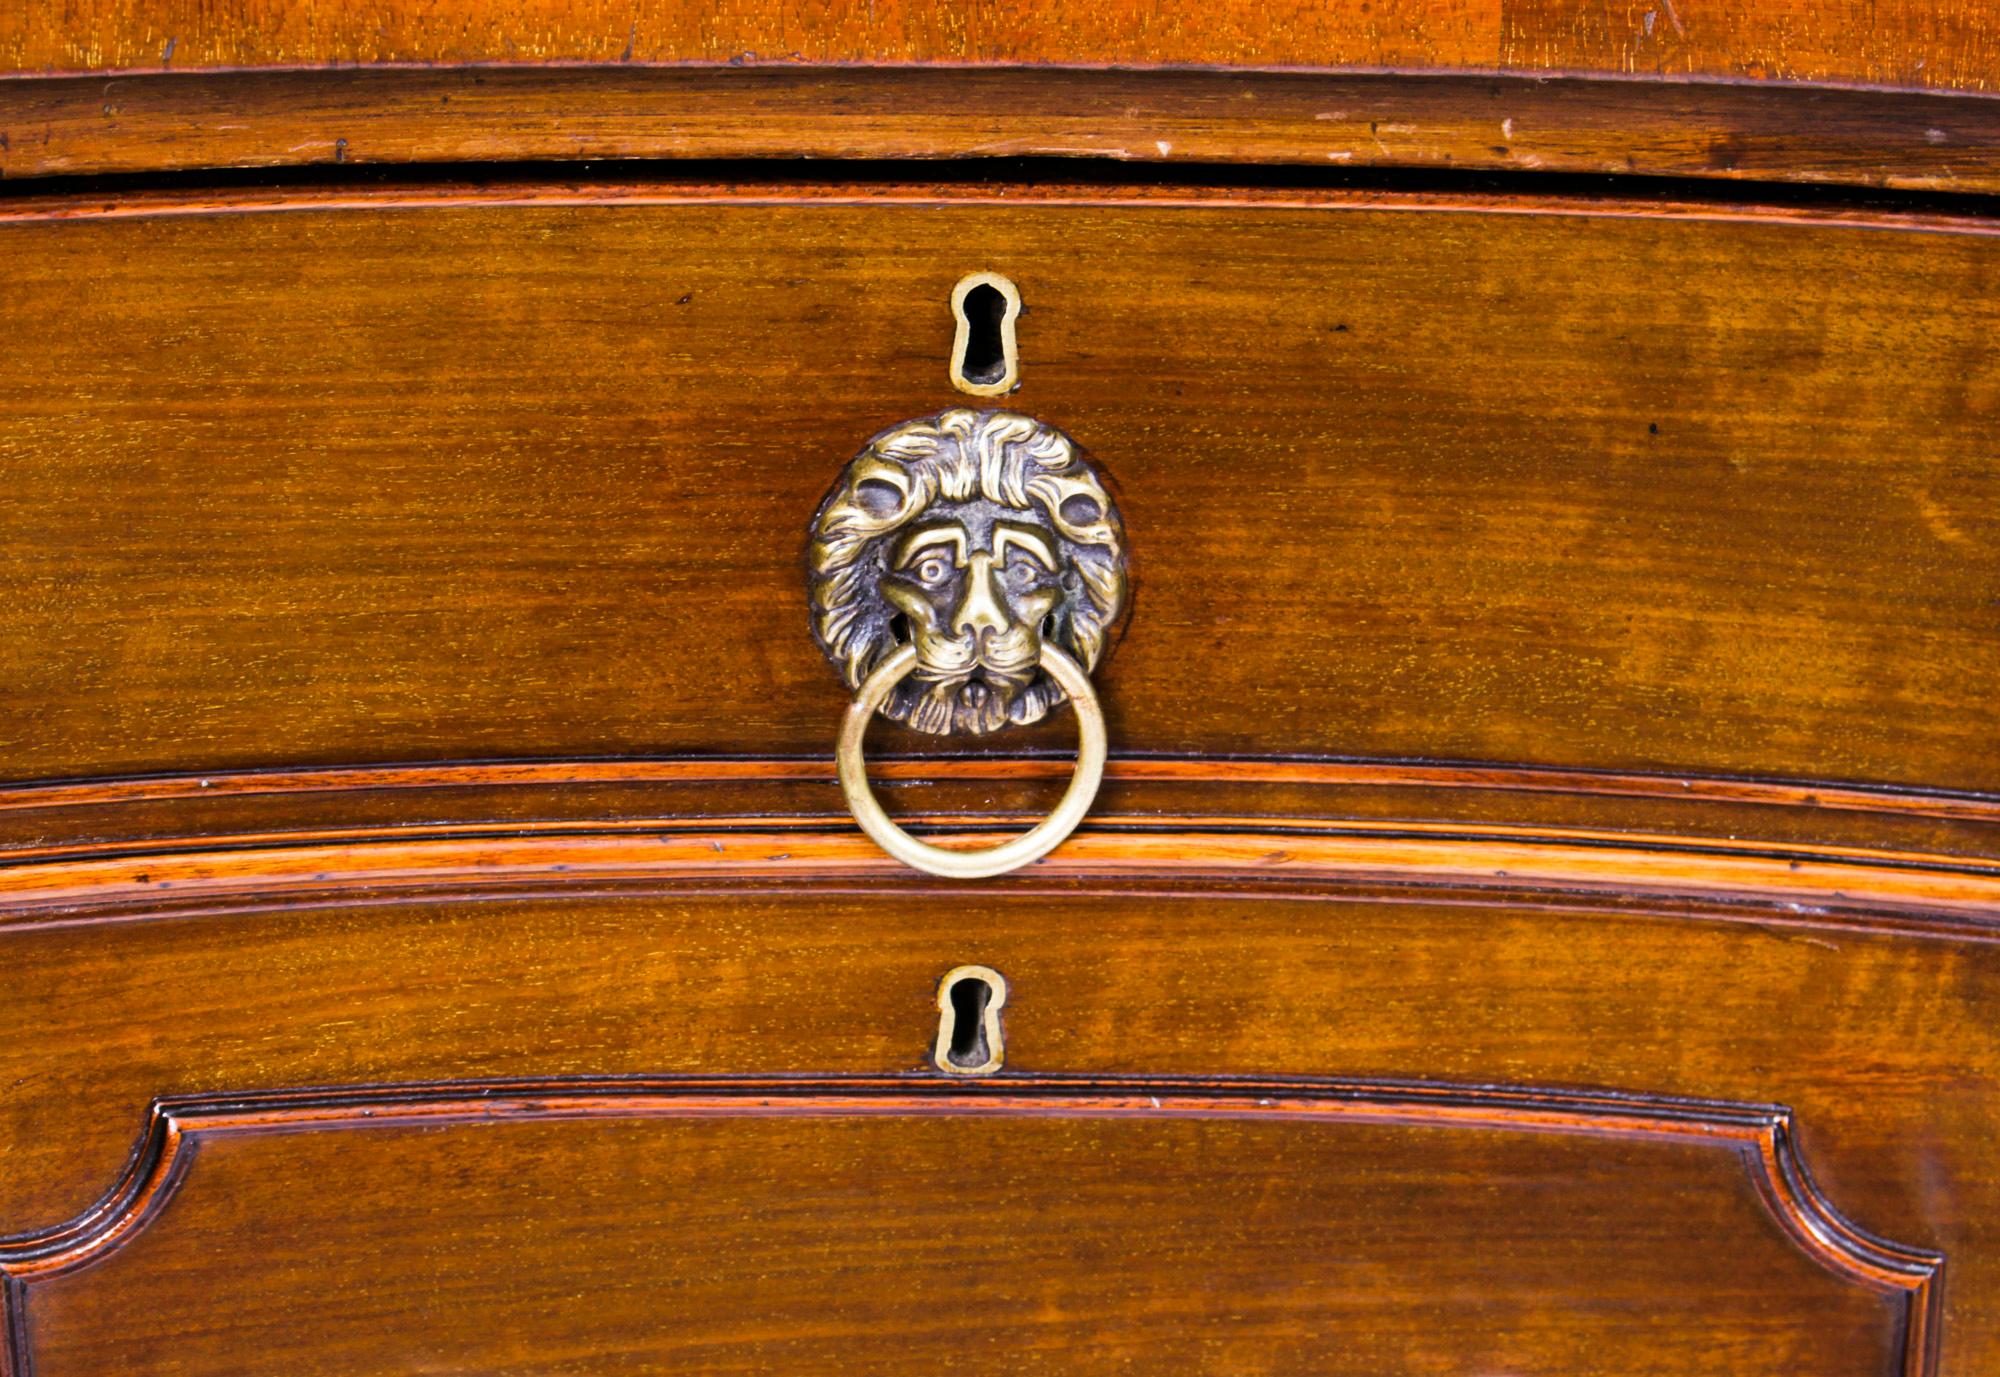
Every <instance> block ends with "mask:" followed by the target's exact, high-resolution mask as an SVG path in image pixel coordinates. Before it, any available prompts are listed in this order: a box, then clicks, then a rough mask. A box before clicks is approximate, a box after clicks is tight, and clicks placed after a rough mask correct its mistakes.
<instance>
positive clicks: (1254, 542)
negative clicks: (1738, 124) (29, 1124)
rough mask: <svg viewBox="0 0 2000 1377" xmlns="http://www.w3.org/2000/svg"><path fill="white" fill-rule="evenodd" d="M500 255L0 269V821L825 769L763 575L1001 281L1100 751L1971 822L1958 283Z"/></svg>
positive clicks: (773, 223)
mask: <svg viewBox="0 0 2000 1377" xmlns="http://www.w3.org/2000/svg"><path fill="white" fill-rule="evenodd" d="M549 199H551V200H554V201H565V200H566V201H572V202H574V201H578V200H583V201H586V202H588V203H584V204H547V203H540V204H538V203H533V202H534V201H535V198H534V197H533V196H530V195H525V194H524V195H522V196H518V197H510V198H508V200H507V202H506V203H502V204H487V203H481V202H478V201H477V200H476V199H470V198H468V199H465V200H463V201H461V202H453V203H451V204H449V205H439V204H436V203H435V202H429V201H427V202H424V203H422V204H414V203H412V202H413V200H415V198H410V197H405V198H404V203H403V204H400V205H397V204H376V203H373V202H368V201H365V200H364V201H363V202H362V203H359V204H346V205H339V206H328V207H315V206H313V205H311V204H310V203H306V204H304V205H303V206H301V205H291V206H290V208H287V209H283V210H279V209H275V208H272V207H269V206H263V207H255V208H251V209H236V210H227V211H221V210H218V211H215V212H214V213H201V214H193V213H189V214H165V213H154V212H157V211H161V210H162V209H163V208H162V207H158V206H154V207H151V208H146V207H142V206H141V207H131V208H128V209H132V210H134V211H136V212H138V213H134V214H130V215H126V216H122V217H118V216H113V217H98V218H90V217H85V218H82V219H74V218H70V219H50V218H44V219H34V218H32V217H30V218H28V219H25V220H20V221H17V222H15V223H9V224H6V225H0V244H4V250H0V251H4V252H5V254H6V256H7V260H8V262H9V263H10V265H12V266H11V267H10V275H9V277H10V280H9V286H8V291H7V293H6V295H5V297H4V299H0V328H5V329H6V330H7V331H8V332H9V333H10V334H12V335H16V336H19V337H23V338H35V339H36V340H37V341H38V343H37V347H36V348H35V349H34V350H32V351H28V352H26V353H24V354H20V355H16V356H15V357H14V359H13V362H12V363H11V364H10V367H9V369H8V371H7V376H6V377H5V378H4V379H0V463H4V464H5V465H6V466H7V470H8V472H9V474H10V475H11V476H12V481H11V482H10V484H9V490H8V491H7V492H6V494H5V495H4V496H0V502H4V504H5V520H6V529H7V531H8V534H9V539H8V541H7V542H6V547H5V549H4V550H0V593H4V597H0V673H4V675H5V678H6V681H7V683H8V684H9V685H10V696H9V699H8V703H7V709H6V711H5V713H4V714H0V748H4V753H5V756H4V760H5V763H4V769H5V771H6V772H7V773H8V774H9V775H11V776H12V777H14V778H15V779H21V780H27V779H46V778H51V777H72V776H101V775H126V774H134V773H142V772H155V771H204V772H207V771H218V770H227V769H231V768H242V767H263V766H273V765H304V764H353V763H359V762H364V761H410V760H463V759H493V758H523V757H537V758H546V757H555V758H567V757H576V756H606V755H624V754H633V753H638V754H657V753H670V752H686V751H696V752H705V753H715V752H729V753H750V754H774V755H786V756H795V755H801V754H808V755H824V754H826V753H827V752H829V751H830V750H831V742H832V734H833V729H834V726H835V724H836V722H837V720H838V717H839V713H840V709H841V706H842V705H843V703H844V702H845V701H846V693H845V691H844V689H843V687H842V686H841V685H840V683H839V682H838V680H837V678H836V677H835V676H833V675H832V674H830V673H829V672H828V669H827V667H826V665H825V664H824V663H823V661H822V660H821V657H820V656H819V654H818V652H817V650H816V649H815V647H814V645H813V643H812V639H811V636H810V634H809V632H808V626H807V619H806V615H805V610H804V605H803V598H804V594H803V591H802V576H801V569H800V561H801V558H802V554H801V552H802V550H803V548H804V543H805V532H806V529H807V526H808V523H809V522H810V520H811V518H812V515H813V511H814V509H815V507H816V506H817V504H818V502H819V499H820V497H821V495H822V494H823V493H824V492H825V491H826V489H827V487H828V485H829V484H830V483H831V482H832V480H833V478H834V476H835V475H836V474H837V473H838V471H839V468H840V466H841V465H842V464H843V463H844V462H845V461H846V460H847V459H848V458H849V456H851V455H852V454H853V453H854V452H855V450H856V449H857V448H858V447H859V446H860V445H861V444H862V442H863V441H864V440H866V439H867V438H868V437H869V436H870V435H872V434H874V433H875V432H877V431H879V430H880V429H882V428H883V427H884V426H886V425H889V424H892V423H894V422H897V421H901V420H904V419H907V418H909V417H912V416H919V415H924V414H926V413H929V412H932V411H936V410H939V409H941V408H943V407H946V406H949V405H951V404H953V402H954V401H961V400H963V398H960V397H959V396H958V394H956V393H954V392H953V391H952V390H951V388H950V386H949V384H948V382H947V379H946V369H945V356H946V354H947V353H948V351H949V348H950V344H951V335H952V317H951V313H950V309H949V302H948V298H949V293H950V290H951V287H952V284H953V283H954V282H956V281H957V280H958V278H959V277H960V276H962V275H963V274H964V273H966V272H969V271H974V270H979V269H992V270H996V271H1001V272H1005V273H1007V274H1009V275H1011V276H1012V277H1013V278H1014V279H1015V280H1016V281H1017V282H1018V283H1019V284H1020V285H1021V290H1022V292H1023V295H1024V300H1025V303H1026V307H1027V314H1026V316H1025V317H1024V318H1023V320H1022V323H1021V326H1020V339H1021V351H1022V374H1021V377H1022V386H1021V388H1020V390H1019V391H1018V392H1016V393H1015V394H1013V395H1012V396H1011V397H1010V398H1008V399H1007V405H1008V406H1010V407H1013V408H1014V409H1016V410H1021V411H1027V412H1030V413H1032V414H1033V415H1035V416H1036V417H1037V418H1039V419H1042V420H1044V421H1047V422H1048V423H1050V424H1053V425H1058V426H1060V427H1061V428H1062V429H1063V430H1064V431H1066V432H1067V433H1068V434H1069V435H1071V436H1072V437H1074V438H1075V439H1076V441H1077V442H1078V443H1079V444H1080V445H1082V446H1083V447H1084V448H1085V449H1087V450H1088V451H1090V452H1091V453H1092V454H1093V455H1094V456H1095V457H1096V458H1097V459H1098V460H1099V461H1100V462H1101V464H1102V466H1103V468H1104V470H1105V471H1106V472H1107V473H1108V474H1110V475H1111V477H1112V479H1113V480H1114V481H1115V482H1116V484H1117V485H1118V493H1117V496H1118V499H1119V503H1120V505H1121V507H1122V508H1123V510H1124V514H1125V519H1126V527H1127V530H1128V532H1129V536H1130V544H1131V551H1132V569H1133V579H1134V590H1135V597H1134V606H1135V608H1136V609H1137V610H1136V612H1135V619H1134V621H1133V622H1132V624H1131V630H1130V633H1129V634H1128V635H1127V636H1126V637H1125V640H1124V642H1123V643H1122V644H1121V645H1119V646H1118V647H1117V648H1116V649H1115V651H1114V652H1113V653H1112V654H1111V655H1110V656H1109V658H1108V660H1107V662H1106V664H1105V665H1104V667H1103V669H1102V670H1101V671H1100V673H1099V682H1100V684H1101V686H1102V689H1103V694H1104V697H1105V700H1106V703H1107V708H1108V711H1109V713H1110V715H1111V721H1112V746H1113V749H1114V751H1116V752H1118V753H1121V754H1126V755H1130V754H1133V753H1143V752H1174V753H1209V754H1214V753H1229V754H1243V753H1249V754H1262V755H1270V754H1289V753H1313V754H1333V755H1338V756H1341V757H1362V758H1390V759H1428V760H1439V759H1444V760H1476V761H1490V762H1507V763H1513V764H1530V765H1541V766H1560V767H1572V768H1575V767H1581V768H1596V769H1609V770H1649V771H1659V770H1665V771H1679V772H1690V773H1706V774H1730V775H1754V776H1761V777H1776V778H1786V779H1813V780H1855V781H1867V782H1872V783H1880V784H1896V785H1915V786H1930V787H1948V788H1956V789H1978V788H1990V787H1993V786H1994V785H1995V784H1996V782H2000V753H1996V750H1995V748H1994V742H1995V741H1996V740H2000V720H1996V711H2000V710H1996V708H1995V706H1994V705H1995V704H1996V703H2000V653H1996V652H1995V650H1994V644H1995V640H1994V630H1995V621H1994V609H1993V604H1992V598H1993V596H1994V589H1995V587H1996V586H2000V539H1996V536H2000V530H1996V523H2000V517H1996V515H1995V514H1996V513H2000V491H1996V487H2000V478H1997V477H1996V472H1995V470H1994V469H1993V467H1992V466H1991V465H1989V464H1986V463H1984V462H1982V460H1981V456H1983V455H1985V454H1986V453H1987V452H1988V438H1989V437H1988V435H1987V429H1988V427H1987V425H1986V421H1987V418H1988V417H1990V415H1991V414H1992V411H1993V408H1994V406H1995V403H1996V399H1997V398H2000V367H1996V364H1995V362H1994V353H1993V351H1992V350H1991V348H1990V347H1989V346H1990V341H1991V340H1992V339H1993V338H1994V337H1995V335H1996V333H2000V319H1996V312H2000V307H1996V306H1995V305H1994V302H1995V301H1996V300H2000V297H1996V294H1995V293H1994V292H1992V291H1990V290H1989V289H1988V288H1989V285H1990V282H1991V280H1992V278H1993V275H1994V273H1995V271H1996V264H2000V256H1996V255H2000V250H1996V248H1995V247H1994V245H1995V241H1994V240H1992V239H1991V238H1990V237H1988V236H1987V235H1986V234H1984V233H1983V232H1974V231H1972V230H1969V229H1968V230H1966V231H1965V232H1952V227H1951V226H1950V225H1949V224H1934V225H1930V226H1928V228H1931V229H1933V230H1936V231H1937V232H1934V233H1924V234H1919V233H1912V232H1909V231H1910V229H1911V228H1912V226H1911V225H1908V224H1902V223H1894V224H1889V225H1874V226H1865V225H1837V224H1820V223H1793V222H1790V221H1787V220H1785V219H1783V218H1780V217H1766V218H1761V219H1760V218H1758V217H1755V216H1747V215H1731V216H1728V217H1715V218H1703V217H1701V216H1698V215H1666V214H1657V213H1647V214H1640V213H1637V211H1636V210H1635V211H1634V212H1633V213H1607V212H1605V211H1604V210H1603V209H1602V208H1601V207H1598V208H1592V207H1584V206H1578V207H1572V208H1571V211H1572V213H1542V214H1516V213H1501V212H1500V209H1497V208H1484V209H1482V208H1481V207H1478V206H1476V205H1470V204H1464V203H1440V202H1424V201H1409V202H1402V203H1398V204H1396V205H1393V206H1383V205H1370V204H1366V203H1358V202H1352V201H1342V200H1339V199H1327V200H1326V201H1325V203H1324V204H1317V205H1311V204H1308V205H1285V204H1274V205H1205V204H1180V203H1167V204H1146V203H1144V202H1143V200H1139V199H1136V198H1135V199H1134V200H1133V202H1132V203H1130V204H1124V205H1116V204H1112V205H1107V204H1058V205H1052V204H1042V205H1032V204H1030V205H1020V204H1004V203H992V204H977V203H974V204H965V203H958V204H952V203H950V202H949V200H948V198H946V197H944V195H943V194H942V193H940V195H939V197H938V198H937V203H935V204H923V205H908V204H894V203H891V200H890V198H889V197H888V196H886V194H885V195H882V196H879V197H877V198H876V199H875V201H874V202H873V203H869V198H867V197H860V198H857V201H858V203H854V204H799V203H797V198H794V200H793V201H792V202H791V203H782V204H767V203H761V202H753V201H749V200H742V199H739V200H737V201H733V202H732V201H730V200H729V199H728V198H727V197H722V198H720V199H706V200H704V199H701V198H698V197H692V196H689V197H683V198H679V203H675V204H634V203H633V201H635V200H637V201H644V200H645V199H646V198H645V197H644V196H642V195H638V194H637V193H634V194H633V195H632V196H630V197H625V198H619V197H612V196H608V195H607V196H606V197H603V198H599V199H597V200H594V201H593V200H591V199H590V198H588V197H582V196H580V195H579V194H576V193H550V195H549ZM656 199H657V198H656ZM1099 199H1102V198H1099ZM520 201H527V202H530V203H529V204H520V203H518V202H520ZM1635 283H1640V284H1654V285H1645V286H1635V285H1634V284H1635ZM51 321H61V322H63V328H62V329H60V330H50V329H48V328H47V323H48V322H51ZM1065 731H1066V729H1055V728H1049V729H1044V730H1042V731H1041V732H1040V733H1039V734H1036V733H1010V734H1009V736H1010V738H1012V739H1011V740H1010V741H1009V742H1008V743H1006V744H1007V748H1009V749H1014V750H1021V749H1062V748H1064V746H1065V743H1066V739H1067V738H1066V735H1065Z"/></svg>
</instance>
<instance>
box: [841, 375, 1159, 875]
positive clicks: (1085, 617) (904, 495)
mask: <svg viewBox="0 0 2000 1377" xmlns="http://www.w3.org/2000/svg"><path fill="white" fill-rule="evenodd" d="M807 561H808V566H809V567H808V573H809V578H810V584H811V593H812V612H813V634H814V636H815V637H816V638H817V639H818V641H819V644H820V648H821V649H822V650H823V651H825V653H826V656H827V658H828V659H829V660H831V661H832V662H833V664H834V667H835V668H836V669H838V670H839V671H840V673H841V675H842V677H843V678H844V679H845V680H846V682H847V686H848V688H849V689H851V690H853V692H854V693H855V700H854V703H853V705H852V706H851V707H850V708H849V710H848V714H847V723H846V725H845V726H844V727H843V729H842V732H841V738H840V742H841V744H840V751H839V753H838V759H839V762H840V768H841V782H842V786H843V787H844V788H845V789H846V792H847V798H848V802H849V804H850V805H851V806H852V807H853V808H854V811H855V816H856V818H857V820H858V821H859V822H860V823H861V825H862V826H863V828H865V829H866V830H867V831H868V833H869V835H870V836H872V837H874V838H875V840H876V841H877V842H878V843H880V844H881V845H882V846H883V848H884V849H885V850H887V851H889V852H890V854H892V855H895V856H896V857H897V858H898V859H901V860H903V861H905V862H907V863H909V864H911V865H914V866H917V867H918V868H919V869H923V870H929V871H932V872H933V873H937V874H950V875H959V876H970V875H990V874H998V873H1000V872H1001V871H1003V870H1011V869H1013V868H1015V867H1016V866H1019V865H1024V864H1026V863H1027V862H1028V861H1031V860H1034V859H1035V858H1036V857H1038V856H1041V855H1043V854H1045V853H1046V852H1047V851H1049V850H1050V849H1051V848H1053V847H1054V846H1055V845H1056V844H1057V843H1058V842H1060V841H1061V840H1062V839H1063V837H1065V836H1067V835H1068V834H1069V832H1070V830H1071V829H1072V828H1074V827H1075V826H1076V823H1077V822H1078V821H1079V820H1080V819H1081V817H1082V815H1083V813H1084V811H1085V810H1087V809H1088V808H1089V806H1090V801H1091V798H1092V797H1093V796H1094V795H1095V793H1096V789H1097V780H1098V778H1099V777H1100V776H1101V773H1102V769H1103V763H1104V725H1103V716H1102V714H1101V713H1100V712H1099V711H1098V708H1097V701H1096V695H1095V694H1094V693H1093V692H1092V691H1091V688H1090V679H1089V674H1090V671H1091V670H1092V669H1094V668H1095V667H1096V666H1097V663H1098V661H1099V660H1100V659H1101V658H1102V657H1103V655H1104V652H1105V649H1106V647H1107V645H1108V643H1109V639H1110V635H1111V632H1112V630H1113V628H1114V627H1115V626H1116V624H1117V621H1118V618H1119V615H1120V613H1121V612H1122V611H1123V610H1124V607H1125V593H1126V577H1125V569H1126V557H1125V532H1124V526H1123V524H1122V522H1121V521H1120V520H1119V516H1118V509H1117V507H1116V505H1115V504H1114V503H1113V502H1112V500H1111V496H1110V494H1109V493H1108V492H1106V491H1105V488H1104V484H1103V482H1102V481H1101V480H1100V478H1099V477H1098V474H1097V471H1096V470H1095V469H1094V468H1093V467H1092V466H1091V464H1090V462H1089V461H1088V460H1086V459H1085V458H1084V457H1083V456H1082V454H1081V453H1079V452H1078V450H1077V448H1076V446H1075V445H1074V444H1072V443H1071V442H1070V440H1069V437H1068V436H1066V435H1064V434H1063V433H1062V432H1061V431H1059V430H1056V429H1055V428H1054V427H1052V426H1047V425H1043V424H1042V423H1041V422H1039V421H1035V420H1032V419H1030V418H1029V417H1026V416H1019V415H1015V414H1014V413H1012V412H1006V411H971V410H967V409H962V408H961V409H954V410H951V411H945V412H941V413H939V414H938V415H936V416H928V417H925V418H923V419H921V420H915V421H906V422H904V423H903V424H902V425H898V426H892V427H890V428H889V429H888V430H885V431H883V432H882V433H881V434H879V435H877V436H875V437H874V438H873V439H871V440H870V441H869V442H868V443H867V444H866V445H865V446H863V447H862V450H861V452H860V453H859V454H857V455H855V456H854V458H853V459H852V460H851V461H850V462H849V463H848V465H847V468H846V469H845V470H844V471H843V472H842V473H841V476H840V480H839V481H838V482H837V483H835V484H834V487H833V490H832V491H831V492H829V493H828V494H827V496H826V499H825V500H824V501H823V502H821V504H820V508H819V513H818V515H817V516H816V517H815V518H814V520H813V530H812V543H811V545H810V547H809V550H808V554H807ZM1071 699H1073V700H1075V702H1076V707H1077V720H1078V724H1079V728H1080V737H1081V743H1082V744H1081V747H1080V750H1079V754H1078V763H1077V774H1076V777H1075V779H1074V780H1073V781H1072V783H1071V787H1070V791H1069V793H1068V794H1067V795H1065V797H1064V800H1063V803H1062V804H1061V805H1060V806H1058V808H1057V810H1056V813H1055V814H1054V815H1052V816H1051V817H1050V818H1049V819H1047V820H1046V821H1045V822H1044V823H1043V824H1042V825H1041V826H1040V827H1038V828H1036V829H1035V830H1034V831H1033V832H1030V833H1028V834H1027V835H1025V836H1023V837H1019V838H1016V839H1015V840H1014V841H1013V842H1010V843H1008V844H1007V845H1006V846H1004V847H1000V848H998V849H996V850H994V851H991V852H962V851H947V850H943V849H941V848H938V847H933V846H927V845H925V844H924V843H922V842H918V841H916V840H915V839H913V838H911V837H910V836H909V835H908V834H907V833H905V832H903V831H902V830H901V829H900V828H898V827H896V826H895V824H894V823H892V822H890V821H889V819H888V817H887V816H886V815H885V814H883V812H882V810H881V808H880V806H879V805H878V804H876V802H875V799H874V796H873V794H872V793H870V792H869V789H868V782H867V778H866V774H865V770H864V768H863V766H862V762H861V736H862V733H863V732H864V731H865V730H866V728H867V724H868V720H869V718H870V717H871V716H872V715H873V714H874V713H876V712H877V711H879V712H881V713H882V714H883V715H885V716H887V717H890V718H893V719H895V720H897V721H900V722H903V723H905V724H907V725H908V726H910V727H913V728H915V729H916V730H918V731H923V732H931V733H934V734H938V735H964V736H982V735H985V734H987V733H989V732H994V731H998V730H1000V729H1001V728H1003V727H1006V726H1009V725H1025V724H1027V723H1031V722H1038V721H1040V720H1041V719H1042V718H1043V717H1045V716H1047V715H1048V713H1049V712H1050V711H1051V710H1052V709H1053V708H1055V707H1057V706H1059V705H1060V704H1062V703H1063V702H1064V701H1065V700H1071ZM1065 820H1066V821H1065ZM1057 823H1062V824H1063V825H1061V826H1060V827H1054V826H1052V824H1057ZM1026 843H1032V845H1024V844H1026Z"/></svg>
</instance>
